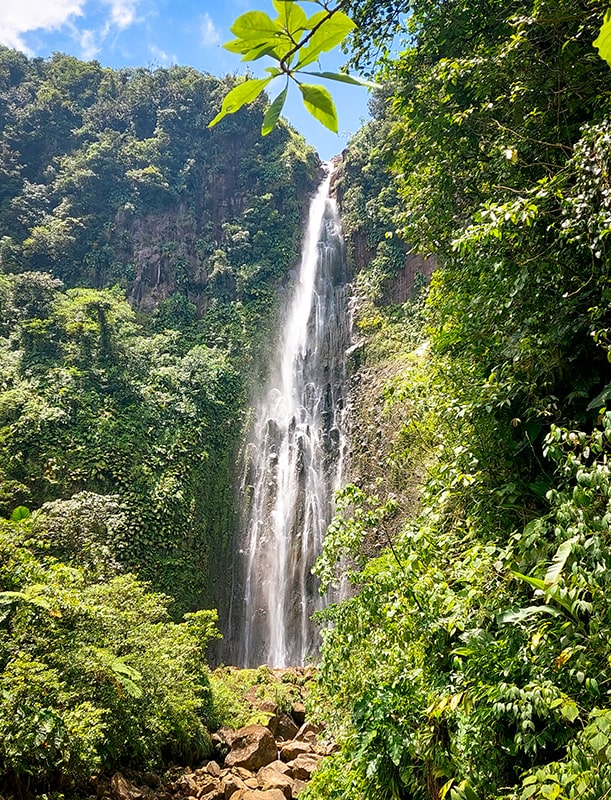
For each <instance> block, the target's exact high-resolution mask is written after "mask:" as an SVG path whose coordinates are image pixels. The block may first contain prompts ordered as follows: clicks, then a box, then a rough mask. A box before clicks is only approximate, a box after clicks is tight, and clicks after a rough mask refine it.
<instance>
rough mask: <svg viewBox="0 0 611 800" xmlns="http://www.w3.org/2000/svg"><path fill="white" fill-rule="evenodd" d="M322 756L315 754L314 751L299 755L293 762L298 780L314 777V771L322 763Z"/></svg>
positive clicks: (294, 773)
mask: <svg viewBox="0 0 611 800" xmlns="http://www.w3.org/2000/svg"><path fill="white" fill-rule="evenodd" d="M321 758H322V756H317V755H314V753H310V754H307V755H306V754H303V755H300V756H297V758H296V759H295V760H294V761H293V763H292V764H291V766H292V767H293V775H294V777H295V779H296V780H298V781H309V780H310V778H311V777H312V773H313V772H314V770H315V769H316V767H317V766H318V764H319V763H320V760H321Z"/></svg>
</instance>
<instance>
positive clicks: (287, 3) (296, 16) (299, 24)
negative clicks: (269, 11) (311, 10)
mask: <svg viewBox="0 0 611 800" xmlns="http://www.w3.org/2000/svg"><path fill="white" fill-rule="evenodd" d="M272 2H273V4H274V8H275V9H276V11H277V12H278V18H277V19H276V20H275V22H276V23H277V24H278V26H279V27H280V28H283V29H284V30H285V31H287V32H288V33H290V34H291V35H292V36H295V38H297V39H298V38H300V34H301V33H303V31H305V30H307V29H308V27H309V26H308V18H307V15H306V13H305V11H304V10H303V9H302V8H301V6H299V5H297V3H294V2H292V0H272Z"/></svg>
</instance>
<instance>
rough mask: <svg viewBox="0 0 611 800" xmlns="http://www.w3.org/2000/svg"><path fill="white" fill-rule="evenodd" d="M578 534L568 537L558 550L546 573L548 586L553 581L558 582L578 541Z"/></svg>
mask: <svg viewBox="0 0 611 800" xmlns="http://www.w3.org/2000/svg"><path fill="white" fill-rule="evenodd" d="M578 539H579V537H578V536H573V537H571V538H570V539H567V540H566V541H565V542H562V544H561V545H560V547H559V548H558V549H557V550H556V553H555V555H554V558H553V560H552V563H551V565H550V567H549V569H548V570H547V572H546V573H545V583H546V584H547V585H548V586H551V584H552V583H556V581H557V580H558V578H559V577H560V574H561V573H562V570H563V569H564V565H565V564H566V562H567V559H568V557H569V556H570V555H571V552H572V550H573V545H574V544H575V542H576V541H578Z"/></svg>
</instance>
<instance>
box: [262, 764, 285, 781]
mask: <svg viewBox="0 0 611 800" xmlns="http://www.w3.org/2000/svg"><path fill="white" fill-rule="evenodd" d="M278 774H280V775H288V776H289V778H292V777H293V770H292V769H291V768H290V767H289V765H288V764H285V763H284V761H272V762H271V764H267V766H265V767H261V769H260V770H259V771H258V772H257V778H258V779H259V781H261V780H262V779H263V778H266V777H267V776H268V775H278Z"/></svg>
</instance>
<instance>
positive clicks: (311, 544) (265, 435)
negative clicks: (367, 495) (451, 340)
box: [234, 174, 350, 667]
mask: <svg viewBox="0 0 611 800" xmlns="http://www.w3.org/2000/svg"><path fill="white" fill-rule="evenodd" d="M330 179H331V175H330V174H329V175H327V177H326V179H325V180H324V181H323V183H322V184H321V186H320V188H319V190H318V192H317V194H316V196H315V197H314V198H313V200H312V203H311V206H310V213H309V221H308V226H307V229H306V234H305V239H304V243H303V249H302V257H301V266H300V271H299V279H298V283H297V284H296V286H295V288H294V292H293V295H292V299H291V301H290V304H289V307H288V309H287V311H286V315H285V317H284V322H283V325H282V329H281V336H280V345H279V349H278V353H277V356H276V362H275V364H274V366H273V369H272V371H271V380H270V383H269V385H268V387H267V390H266V392H265V393H264V396H263V398H262V400H261V402H260V403H259V405H258V408H257V411H256V419H255V424H254V427H253V433H252V436H251V439H250V442H249V444H248V445H247V450H246V470H245V479H244V485H243V487H242V489H243V502H244V504H245V506H246V512H245V514H244V517H245V524H244V529H245V530H244V538H243V558H244V573H243V578H242V588H243V597H244V603H243V610H242V613H241V614H240V616H241V621H240V622H239V623H238V624H239V626H240V628H241V631H239V639H238V645H237V648H236V650H237V658H236V659H235V661H237V663H239V664H241V665H243V666H256V665H258V664H263V663H266V664H269V665H270V666H273V667H283V666H288V665H300V664H303V663H304V662H305V661H306V660H307V659H308V658H309V657H310V656H312V655H314V654H315V653H316V650H317V648H318V636H319V634H318V632H317V628H316V625H315V624H314V623H312V621H311V616H312V614H313V613H314V611H316V610H317V609H318V608H320V607H321V598H320V597H319V593H318V588H317V581H316V579H315V578H314V577H313V576H312V574H311V569H312V566H313V564H314V561H315V560H316V557H317V556H318V554H319V553H320V551H321V548H322V542H323V537H324V534H325V531H326V528H327V526H328V524H329V522H330V521H331V517H332V515H333V495H334V492H335V490H336V489H337V488H338V485H339V481H340V478H341V471H342V458H343V451H344V447H345V442H344V436H343V433H342V411H343V408H344V396H343V393H344V379H345V360H344V356H345V351H346V349H347V347H348V344H349V336H350V330H349V329H350V325H349V319H348V312H347V305H346V298H345V292H344V284H345V274H344V273H345V259H344V250H343V239H342V235H341V227H340V222H339V217H338V213H337V208H336V205H335V202H334V201H333V200H332V199H331V198H330V197H329V185H330ZM235 633H236V632H234V635H235Z"/></svg>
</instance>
